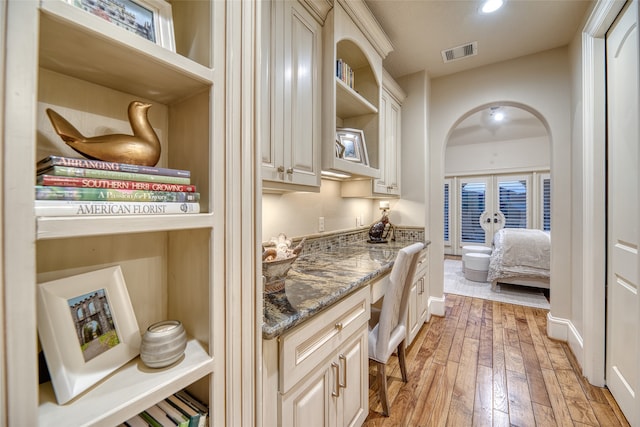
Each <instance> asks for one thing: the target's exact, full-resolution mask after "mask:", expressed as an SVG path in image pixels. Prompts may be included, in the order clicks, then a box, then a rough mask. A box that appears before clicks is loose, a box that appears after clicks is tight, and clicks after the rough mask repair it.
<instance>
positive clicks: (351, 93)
mask: <svg viewBox="0 0 640 427" xmlns="http://www.w3.org/2000/svg"><path fill="white" fill-rule="evenodd" d="M377 112H378V109H377V108H376V107H375V106H374V105H373V104H371V103H370V102H369V101H367V100H366V99H365V98H364V97H363V96H362V95H360V94H359V93H358V92H356V91H355V90H353V89H351V88H350V87H349V86H347V84H346V83H345V82H343V81H342V80H340V79H339V78H337V77H336V115H337V116H338V117H341V118H343V119H344V118H348V117H355V116H362V115H364V114H376V113H377Z"/></svg>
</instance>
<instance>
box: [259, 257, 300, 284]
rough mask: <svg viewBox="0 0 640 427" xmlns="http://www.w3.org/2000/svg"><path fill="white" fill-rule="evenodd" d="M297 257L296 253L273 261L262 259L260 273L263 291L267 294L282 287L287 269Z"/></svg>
mask: <svg viewBox="0 0 640 427" xmlns="http://www.w3.org/2000/svg"><path fill="white" fill-rule="evenodd" d="M297 259H298V255H293V256H291V257H289V258H285V259H278V260H273V261H262V275H263V276H264V279H265V281H264V291H265V292H266V293H268V294H270V293H273V292H278V291H281V290H282V289H284V280H285V278H286V277H287V273H289V269H290V268H291V266H292V265H293V263H294V262H296V260H297Z"/></svg>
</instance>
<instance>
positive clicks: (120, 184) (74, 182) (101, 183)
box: [36, 175, 196, 193]
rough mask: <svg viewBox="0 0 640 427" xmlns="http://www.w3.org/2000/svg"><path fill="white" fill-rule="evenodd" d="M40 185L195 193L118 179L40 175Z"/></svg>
mask: <svg viewBox="0 0 640 427" xmlns="http://www.w3.org/2000/svg"><path fill="white" fill-rule="evenodd" d="M36 183H37V184H38V185H49V186H58V187H85V188H107V189H112V190H147V191H184V192H188V193H193V192H195V191H196V186H195V185H187V184H167V183H162V182H143V181H123V180H118V179H100V178H83V177H73V176H56V175H39V176H38V177H37V179H36Z"/></svg>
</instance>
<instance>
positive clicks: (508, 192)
mask: <svg viewBox="0 0 640 427" xmlns="http://www.w3.org/2000/svg"><path fill="white" fill-rule="evenodd" d="M498 189H499V192H500V194H499V197H500V212H502V214H503V215H504V216H505V224H504V228H527V181H525V180H511V181H500V182H498Z"/></svg>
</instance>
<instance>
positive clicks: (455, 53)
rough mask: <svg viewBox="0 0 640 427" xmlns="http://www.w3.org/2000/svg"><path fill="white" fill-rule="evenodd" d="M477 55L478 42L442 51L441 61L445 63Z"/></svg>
mask: <svg viewBox="0 0 640 427" xmlns="http://www.w3.org/2000/svg"><path fill="white" fill-rule="evenodd" d="M477 54H478V42H471V43H467V44H463V45H461V46H456V47H452V48H451V49H446V50H443V51H442V60H443V61H444V62H445V63H447V62H451V61H457V60H458V59H462V58H466V57H468V56H473V55H477Z"/></svg>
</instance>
